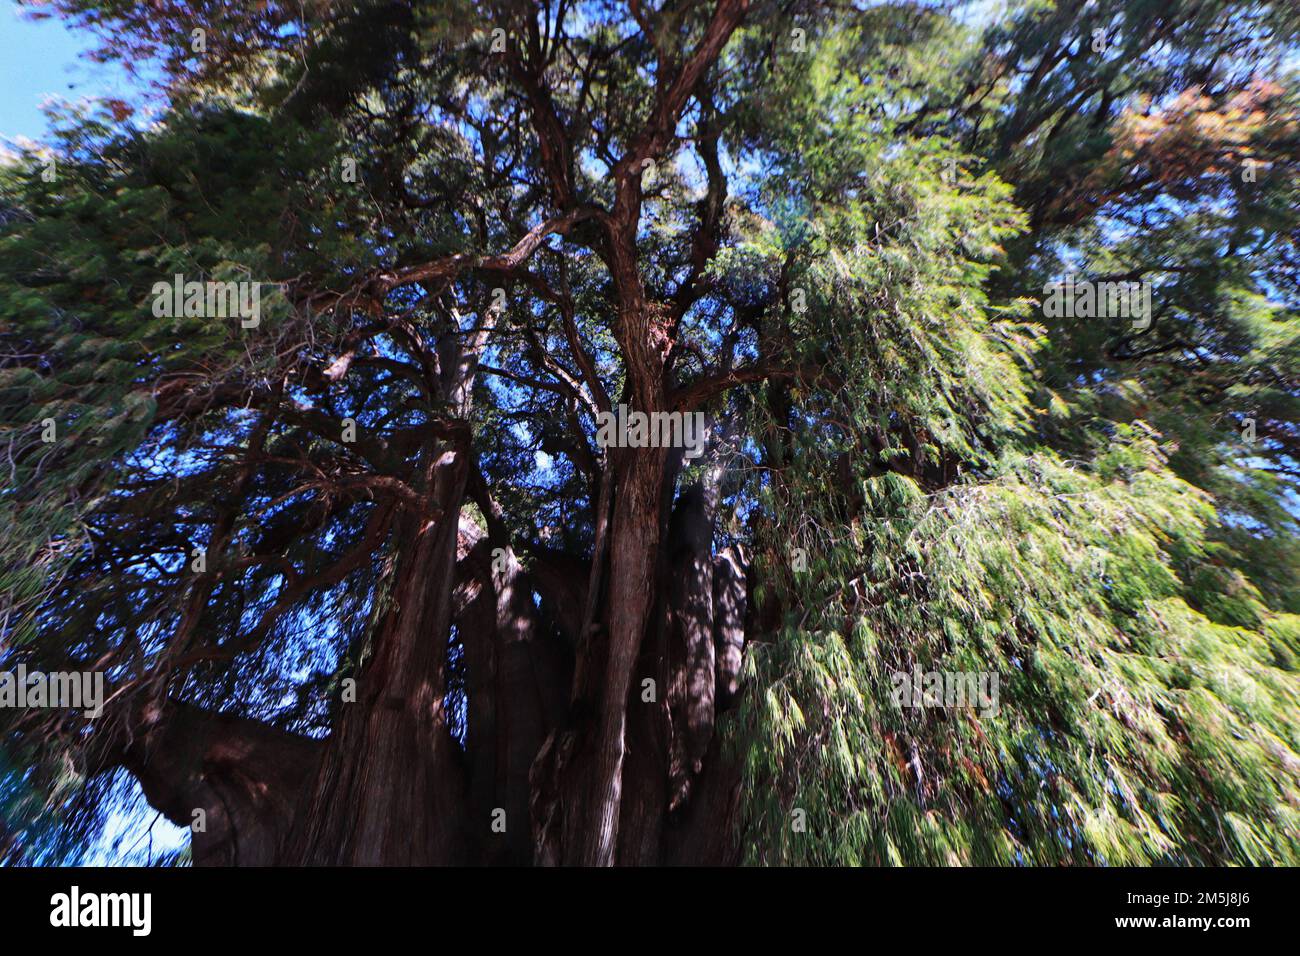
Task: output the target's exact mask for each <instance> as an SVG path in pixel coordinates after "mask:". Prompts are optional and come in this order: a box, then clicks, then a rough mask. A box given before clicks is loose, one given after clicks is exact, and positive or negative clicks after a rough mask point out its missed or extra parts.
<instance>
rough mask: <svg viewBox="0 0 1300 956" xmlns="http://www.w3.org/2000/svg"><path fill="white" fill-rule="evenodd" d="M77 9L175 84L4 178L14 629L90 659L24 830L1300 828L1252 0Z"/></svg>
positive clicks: (1277, 77) (1283, 447)
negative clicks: (1120, 310) (123, 800)
mask: <svg viewBox="0 0 1300 956" xmlns="http://www.w3.org/2000/svg"><path fill="white" fill-rule="evenodd" d="M55 6H56V8H57V9H58V11H59V13H60V14H62V15H65V16H68V17H70V18H72V19H73V20H74V21H76V22H79V23H80V24H82V25H83V26H86V27H87V28H89V29H92V30H98V31H100V32H101V33H103V34H104V35H106V36H110V37H112V38H113V39H114V43H112V44H110V45H108V46H106V47H105V50H104V55H105V56H114V55H116V56H123V57H125V58H126V59H127V60H128V61H129V62H140V61H143V60H144V59H145V58H146V57H153V58H154V59H155V60H156V62H159V63H161V64H162V66H163V67H164V69H165V71H166V76H167V80H166V82H165V84H164V89H163V90H162V91H161V93H162V95H165V96H166V106H165V109H164V110H163V111H162V113H161V115H160V117H159V119H158V121H157V122H156V123H153V124H151V125H149V126H147V127H136V126H132V125H131V123H130V122H128V120H129V116H128V114H129V112H130V108H129V107H126V106H125V105H124V104H120V103H119V104H105V107H104V109H105V112H104V113H103V114H102V115H100V114H96V113H94V112H90V113H85V114H82V115H77V116H72V117H69V118H68V121H67V122H66V123H65V124H64V126H63V128H62V132H61V134H60V141H59V143H58V146H57V149H56V150H55V152H54V156H55V157H56V163H55V167H54V168H55V169H56V170H57V173H56V175H55V176H53V177H49V176H44V177H43V176H42V175H41V171H42V168H43V167H42V163H41V159H42V156H41V155H39V154H35V153H28V154H25V155H22V156H19V157H17V158H16V160H15V161H14V162H12V163H10V164H9V165H8V166H6V167H4V169H3V173H0V176H2V177H3V178H2V179H0V197H2V198H0V203H3V209H4V217H3V224H0V310H2V311H0V315H3V316H5V319H4V322H5V325H4V327H3V328H2V329H0V335H2V336H3V339H4V342H5V357H4V360H3V361H4V364H3V367H2V370H0V421H2V422H3V426H4V428H5V432H4V436H5V441H6V447H7V456H6V458H7V462H8V464H9V481H8V484H7V487H6V491H5V492H4V495H3V497H0V507H2V508H3V509H4V517H5V522H4V528H5V529H6V530H5V531H4V533H3V535H2V536H0V543H2V546H3V549H4V554H5V569H6V570H5V572H4V575H3V578H0V592H2V593H3V594H4V600H5V605H4V608H5V613H4V620H5V622H6V623H5V624H4V639H5V642H6V648H7V652H6V654H5V659H6V662H7V663H13V664H17V663H19V662H21V663H23V664H24V665H25V666H26V667H28V669H30V670H43V671H46V672H53V671H69V670H73V671H84V670H94V671H100V672H103V673H105V674H106V675H107V677H108V682H109V700H108V703H107V704H106V706H105V710H104V714H103V716H101V717H99V718H97V719H91V718H87V717H85V716H84V715H82V714H80V713H78V712H72V711H67V710H51V709H45V710H37V709H25V710H0V721H3V723H2V724H0V726H2V727H3V735H4V736H3V740H4V741H5V745H4V750H5V753H6V763H7V764H8V765H10V766H12V767H13V768H15V770H14V775H13V776H12V777H11V778H9V779H10V782H9V783H8V784H6V785H5V786H6V792H8V793H11V794H14V795H15V797H14V798H13V799H11V800H10V801H9V802H10V803H11V804H12V807H11V808H10V809H8V810H7V811H6V818H7V820H8V821H9V822H8V823H7V825H6V830H7V831H9V832H10V833H12V834H15V835H14V836H11V837H8V838H7V840H6V844H5V847H6V849H5V852H6V853H7V854H8V855H9V856H11V857H13V858H16V859H28V860H41V859H53V858H65V859H66V858H69V857H75V855H76V847H77V841H79V840H80V839H81V838H83V837H84V836H85V835H86V834H87V833H90V832H93V831H94V830H95V828H96V827H98V826H101V825H102V823H103V820H104V817H105V814H106V813H107V810H108V808H109V807H110V806H111V805H112V796H111V793H112V791H111V788H112V786H113V785H114V783H113V782H114V781H116V780H118V779H119V778H118V777H116V776H115V774H116V773H118V772H119V771H121V770H125V771H127V772H129V773H130V774H131V775H132V776H133V777H134V778H135V779H136V780H137V781H138V782H139V784H140V786H141V788H142V790H143V792H144V794H145V797H146V798H147V799H148V801H149V803H150V804H151V805H152V806H153V807H155V808H157V810H158V811H160V812H162V813H164V814H165V815H166V816H167V817H168V818H169V819H171V820H172V821H173V822H176V823H178V824H181V825H190V824H191V822H192V821H193V820H194V819H195V818H196V814H198V817H199V818H201V819H202V820H203V821H204V825H203V826H202V827H201V828H196V829H195V832H194V834H193V840H192V859H193V862H195V863H196V864H244V865H247V864H265V863H311V864H315V863H368V864H373V863H379V864H409V863H467V862H486V863H497V862H514V863H519V862H536V863H543V864H588V865H591V864H596V865H608V864H614V863H619V864H655V863H681V862H708V863H729V862H739V861H742V860H745V861H749V862H807V861H816V862H852V863H863V862H865V863H884V862H895V863H897V862H901V863H987V862H1000V863H1098V862H1101V863H1154V862H1175V863H1223V862H1255V863H1261V862H1295V861H1296V858H1297V848H1298V847H1300V840H1298V839H1297V835H1298V834H1297V815H1296V810H1295V807H1296V800H1297V794H1300V758H1297V756H1296V751H1297V750H1298V749H1300V707H1297V704H1300V682H1298V681H1297V677H1296V673H1295V671H1296V660H1297V657H1296V656H1297V654H1298V653H1300V618H1297V617H1296V616H1295V612H1296V611H1297V610H1298V609H1297V607H1296V606H1295V594H1296V593H1300V592H1297V591H1296V590H1295V588H1294V585H1295V584H1296V578H1297V569H1300V552H1297V549H1296V543H1295V519H1294V499H1293V498H1292V497H1290V496H1292V495H1294V491H1295V486H1294V481H1295V478H1296V475H1297V473H1296V462H1295V458H1294V451H1295V448H1294V442H1295V440H1296V435H1295V426H1294V414H1293V413H1294V411H1295V402H1296V396H1297V380H1298V374H1300V362H1298V361H1297V359H1298V358H1300V355H1298V353H1297V342H1296V335H1295V332H1294V331H1293V324H1291V319H1292V318H1293V313H1294V310H1295V307H1296V304H1297V301H1296V296H1297V284H1296V277H1297V273H1296V270H1295V263H1296V258H1295V250H1294V236H1295V234H1296V228H1297V220H1296V215H1297V213H1296V210H1297V208H1300V207H1298V206H1297V204H1296V202H1295V201H1294V200H1295V195H1294V194H1295V189H1296V164H1297V160H1296V150H1295V148H1294V147H1295V143H1296V134H1297V129H1298V128H1300V127H1297V118H1298V117H1300V114H1298V113H1297V101H1296V92H1297V87H1296V82H1295V79H1296V78H1295V76H1294V75H1293V74H1288V73H1286V72H1285V69H1284V65H1283V64H1284V61H1285V58H1286V56H1287V54H1288V51H1290V50H1292V49H1293V47H1294V41H1295V38H1296V32H1297V27H1298V26H1300V17H1298V16H1297V14H1296V13H1295V11H1294V10H1293V9H1291V8H1290V7H1289V6H1288V5H1286V4H1282V3H1265V2H1260V3H1254V4H1249V5H1246V7H1247V9H1245V10H1244V11H1241V12H1239V14H1238V13H1237V12H1234V15H1233V17H1231V18H1229V17H1227V16H1226V11H1227V9H1228V8H1229V7H1232V8H1234V10H1235V8H1237V7H1241V6H1242V5H1240V4H1223V3H1218V4H1205V3H1186V4H1182V3H1175V4H1174V5H1173V9H1172V10H1170V9H1169V4H1168V3H1160V4H1154V3H1145V2H1137V0H1134V2H1128V3H1120V2H1115V0H1109V2H1100V3H1097V2H1094V3H1089V4H1087V5H1085V4H1082V3H1074V2H1061V3H1056V4H1042V3H1029V4H1025V5H1023V6H1015V7H1013V8H1012V9H1011V10H1010V11H1009V12H1008V13H1007V14H1006V16H1005V17H1004V18H1002V19H1000V20H998V21H996V22H992V23H987V24H981V23H973V22H972V20H971V18H970V17H969V16H967V15H966V14H967V13H969V11H963V10H962V9H960V8H957V9H949V8H947V7H946V6H942V5H941V6H932V5H925V4H912V3H896V4H884V5H864V7H863V8H861V9H859V8H856V7H853V6H849V7H844V6H841V5H833V4H823V3H816V2H808V3H802V2H796V3H793V4H772V3H762V2H756V0H716V2H715V3H687V4H666V5H664V6H662V7H661V8H660V9H658V10H654V9H650V8H649V7H647V6H645V5H642V4H640V3H636V2H634V3H632V4H630V5H629V6H628V7H627V8H626V9H624V8H622V7H615V6H611V5H606V4H600V3H592V4H588V3H570V2H565V0H559V2H554V3H552V2H545V3H541V4H534V3H524V2H507V3H489V4H480V3H473V2H466V0H444V2H439V3H428V4H426V3H420V4H405V3H388V2H382V0H372V2H364V3H358V4H353V5H350V6H348V5H333V4H319V5H305V6H299V5H279V4H262V3H259V4H227V3H222V4H202V3H199V4H194V3H171V2H162V3H156V4H150V5H148V6H137V5H134V4H117V3H103V2H83V0H63V2H59V3H56V4H55ZM941 64H942V68H940V66H939V65H941ZM1247 160H1249V161H1250V163H1251V164H1254V165H1251V167H1250V168H1251V169H1252V171H1254V172H1257V173H1258V175H1256V176H1254V177H1253V178H1249V181H1248V179H1247V178H1243V177H1242V176H1241V171H1242V168H1243V164H1245V163H1246V161H1247ZM1063 272H1078V273H1080V274H1081V275H1083V276H1087V277H1091V278H1093V279H1096V280H1097V281H1106V280H1107V279H1108V278H1110V279H1114V280H1120V279H1123V280H1125V281H1128V280H1131V279H1140V278H1142V277H1147V276H1156V277H1159V278H1160V279H1161V281H1160V282H1159V284H1158V285H1157V286H1156V287H1155V289H1154V290H1153V291H1152V292H1151V295H1152V300H1153V302H1154V306H1153V309H1152V313H1151V316H1148V318H1151V317H1154V321H1153V322H1150V323H1148V325H1147V326H1145V327H1142V328H1140V329H1139V328H1138V326H1139V325H1140V323H1137V324H1132V325H1131V324H1129V323H1128V318H1129V317H1128V316H1123V317H1120V318H1116V317H1114V316H1106V317H1103V318H1100V319H1094V318H1092V317H1091V314H1089V315H1078V316H1074V315H1071V316H1068V317H1067V316H1060V315H1045V314H1044V313H1043V310H1042V308H1041V307H1040V306H1041V303H1040V301H1039V300H1041V299H1042V298H1044V295H1045V293H1046V291H1047V288H1046V285H1045V284H1046V283H1047V282H1049V281H1050V280H1052V279H1055V278H1057V277H1059V276H1060V275H1061V273H1063ZM186 282H197V283H200V285H199V286H197V287H193V288H192V289H191V291H186V286H185V283H186ZM203 283H231V284H232V286H231V288H232V289H234V288H238V289H239V290H240V294H242V295H244V298H243V299H238V298H236V299H232V300H231V305H230V307H229V308H225V309H216V308H214V304H215V303H217V300H216V299H215V298H209V297H207V290H208V286H206V285H203ZM240 283H243V285H239V284H240ZM177 286H179V287H180V292H179V293H178V294H176V295H174V296H173V293H172V291H171V290H172V289H174V288H176V287H177ZM195 288H196V289H197V291H198V292H199V293H203V295H197V294H193V289H195ZM214 288H217V290H218V292H220V290H221V289H222V288H224V287H214ZM173 299H174V301H173ZM241 302H242V305H240V303H241ZM168 303H170V307H168ZM253 303H255V304H253ZM250 305H251V308H250ZM236 306H238V307H236ZM1135 329H1138V331H1137V332H1136V333H1135V331H1134V330H1135ZM629 413H630V414H639V415H645V416H647V418H648V420H649V421H650V422H651V430H650V432H649V434H648V435H647V434H645V433H641V434H640V436H639V437H638V433H637V432H636V431H635V425H634V426H633V428H632V430H631V431H630V436H631V440H630V441H628V440H625V439H627V438H628V434H625V433H624V432H623V431H613V432H611V431H610V430H609V421H610V419H611V417H614V418H617V419H619V420H622V421H626V420H627V417H628V415H629ZM696 414H699V415H702V416H704V417H705V420H706V421H707V422H708V425H709V428H708V433H707V441H704V442H702V443H700V444H692V443H691V442H690V441H689V440H687V439H686V438H685V436H687V435H689V434H690V425H691V424H692V423H693V422H694V421H695V418H694V417H693V416H695V415H696ZM1246 417H1250V419H1251V421H1252V422H1253V423H1254V426H1255V430H1254V431H1253V432H1251V436H1252V438H1253V439H1254V444H1250V445H1244V444H1243V433H1242V431H1241V430H1240V428H1241V427H1243V419H1244V418H1246ZM51 423H52V424H51ZM660 424H662V426H663V428H664V432H663V435H664V440H663V441H659V440H657V439H656V438H654V437H653V436H656V435H658V434H659V433H658V431H657V429H658V427H659V425H660ZM674 425H676V426H677V429H678V430H677V431H676V432H673V431H672V427H673V426H674ZM611 434H613V435H615V436H617V440H614V441H609V440H608V439H609V438H610V437H611ZM669 436H675V437H671V438H670V437H669ZM922 674H926V675H931V674H939V675H954V674H956V675H981V676H980V679H981V680H984V681H986V683H985V684H983V685H981V686H983V687H985V688H986V689H987V688H988V687H989V686H992V687H993V688H995V691H994V693H993V696H992V698H991V699H984V700H982V702H981V703H980V706H950V705H949V704H945V703H943V702H942V701H939V700H930V699H929V698H928V697H927V695H928V693H929V691H928V690H926V691H924V692H922V693H920V696H917V695H916V694H914V693H912V691H911V690H910V689H909V690H907V691H900V686H901V684H900V682H901V681H902V679H903V678H904V677H907V679H908V680H909V681H911V680H912V679H913V677H914V678H915V679H916V681H917V682H918V683H919V682H920V680H921V675H922ZM989 680H993V681H995V682H994V683H993V684H991V685H990V684H988V683H987V681H989ZM909 688H910V684H909ZM968 703H969V702H968ZM4 779H6V778H2V777H0V780H4ZM46 808H49V809H53V810H54V811H56V812H55V814H54V816H55V818H56V822H55V823H54V824H53V825H51V820H50V814H49V813H48V812H47V809H46ZM200 811H201V813H200Z"/></svg>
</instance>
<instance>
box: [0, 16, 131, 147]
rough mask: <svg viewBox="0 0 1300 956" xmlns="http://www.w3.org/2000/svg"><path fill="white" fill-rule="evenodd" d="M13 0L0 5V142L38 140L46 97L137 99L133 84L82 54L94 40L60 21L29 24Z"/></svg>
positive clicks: (115, 68) (43, 129) (117, 70)
mask: <svg viewBox="0 0 1300 956" xmlns="http://www.w3.org/2000/svg"><path fill="white" fill-rule="evenodd" d="M19 11H20V8H19V6H18V4H16V3H14V2H13V0H0V139H13V138H15V137H18V136H25V137H28V138H31V139H40V138H41V137H42V136H43V135H44V134H45V132H46V130H47V128H48V127H47V123H46V119H45V116H44V114H43V113H42V112H41V108H40V107H41V103H42V102H43V101H44V100H45V99H46V98H47V97H50V96H56V97H61V98H63V99H67V100H77V99H80V98H81V97H83V96H115V97H119V98H121V99H124V100H127V101H128V102H134V101H135V100H137V99H138V96H137V95H135V92H134V91H136V90H137V86H136V83H135V82H134V81H132V80H131V79H130V78H129V77H128V76H127V75H126V72H125V71H124V70H123V69H122V68H121V66H119V65H118V64H115V63H95V62H93V61H91V60H90V59H89V58H88V57H86V55H85V54H86V53H87V52H88V51H89V50H91V49H93V48H94V47H95V46H96V43H95V38H94V37H93V36H91V35H89V34H87V33H85V32H83V31H73V30H70V29H68V28H67V27H66V26H65V25H64V23H63V21H62V20H60V19H59V18H57V17H52V18H50V19H48V20H30V19H28V18H26V17H25V16H22V15H20V12H19Z"/></svg>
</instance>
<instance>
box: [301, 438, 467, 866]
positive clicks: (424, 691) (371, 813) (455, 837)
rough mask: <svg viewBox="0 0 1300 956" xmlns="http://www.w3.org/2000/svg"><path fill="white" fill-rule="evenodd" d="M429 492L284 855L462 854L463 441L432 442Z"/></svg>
mask: <svg viewBox="0 0 1300 956" xmlns="http://www.w3.org/2000/svg"><path fill="white" fill-rule="evenodd" d="M425 455H426V456H427V458H428V463H427V464H426V465H425V468H424V470H425V474H426V476H427V482H428V488H429V494H428V496H427V506H426V507H425V509H424V510H423V511H418V512H417V511H414V510H408V511H407V512H406V513H404V514H403V515H402V517H401V518H400V519H399V521H398V526H397V528H396V529H395V530H396V532H397V534H398V535H399V537H398V538H397V539H396V544H397V547H396V548H395V551H394V554H395V559H394V563H395V568H394V571H393V574H392V587H391V589H390V590H389V593H388V594H387V596H386V598H385V600H386V602H387V607H386V608H385V611H384V614H383V616H382V618H381V619H380V621H379V623H378V625H377V627H376V634H375V638H374V640H373V642H372V646H371V648H370V657H369V659H368V660H367V661H366V663H365V665H364V666H363V668H362V670H361V672H360V676H359V678H358V681H357V700H356V702H355V703H345V704H344V705H343V716H342V718H341V719H340V720H339V722H338V726H337V727H336V728H335V729H334V732H333V733H332V734H331V735H330V737H329V740H328V742H327V744H326V750H325V756H324V758H323V760H322V762H321V768H320V771H319V773H318V774H317V777H316V780H315V783H314V786H313V788H312V791H311V793H310V796H309V798H308V800H307V801H306V802H305V805H304V806H303V807H302V808H301V809H300V810H299V815H298V818H297V819H296V820H295V823H294V828H293V831H292V832H291V833H290V835H289V837H288V839H287V840H286V841H285V844H284V848H283V851H282V853H281V854H280V858H279V860H278V862H280V863H287V864H309V865H310V864H335V865H337V864H361V865H379V864H383V865H424V864H449V863H461V862H464V860H465V838H464V832H463V829H464V822H465V821H464V819H463V817H462V808H463V807H464V795H465V785H464V776H463V772H462V767H461V764H460V761H459V754H458V747H457V745H456V743H455V741H454V740H453V738H452V736H451V733H450V729H449V726H448V719H447V714H446V711H445V702H444V699H445V694H446V689H447V681H446V665H447V646H448V639H449V634H450V629H451V611H452V587H453V583H454V579H455V561H456V540H457V526H458V519H459V515H460V503H461V499H462V497H463V495H464V490H465V480H466V472H467V451H466V450H465V449H463V448H457V447H455V446H454V445H442V446H433V447H430V448H428V449H426V450H425Z"/></svg>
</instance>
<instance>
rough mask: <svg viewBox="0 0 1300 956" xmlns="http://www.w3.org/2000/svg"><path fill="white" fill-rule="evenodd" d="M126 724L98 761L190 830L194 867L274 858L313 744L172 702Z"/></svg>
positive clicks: (311, 763)
mask: <svg viewBox="0 0 1300 956" xmlns="http://www.w3.org/2000/svg"><path fill="white" fill-rule="evenodd" d="M131 723H132V725H133V726H132V728H131V732H130V733H129V734H126V733H124V734H122V739H123V741H124V743H123V744H122V746H121V747H120V748H113V750H114V753H113V754H112V756H111V758H110V759H109V760H108V761H107V763H106V766H122V767H125V768H126V769H127V770H129V771H130V772H131V773H132V774H133V775H134V776H135V778H136V779H137V780H138V781H139V782H140V787H141V789H142V790H143V791H144V795H145V799H147V800H148V801H149V803H150V804H151V805H152V806H153V807H155V808H156V809H158V810H159V811H161V812H162V813H163V814H164V815H165V816H166V817H167V819H168V820H170V821H171V822H172V823H175V824H176V825H177V826H184V827H190V828H191V835H192V836H191V858H192V860H193V862H194V865H195V866H266V865H268V864H270V863H272V862H273V861H274V859H275V853H276V848H277V846H278V844H279V842H280V840H281V838H282V837H283V836H284V834H285V833H286V832H287V831H288V829H289V825H290V823H291V821H292V820H293V815H294V807H295V805H296V803H297V800H298V797H299V795H300V794H301V792H302V789H303V787H305V786H306V785H307V784H308V782H309V781H310V779H311V775H312V773H313V772H314V771H315V769H316V767H317V765H318V763H319V762H320V756H321V750H322V744H321V742H320V741H318V740H312V739H311V738H308V737H299V736H297V735H295V734H289V733H286V732H284V731H282V730H277V729H276V728H274V727H270V726H268V725H266V724H263V723H260V722H258V721H256V720H248V719H246V718H243V717H236V716H233V715H230V714H217V713H210V712H208V711H204V710H200V709H199V708H197V707H192V706H189V705H187V704H179V703H176V702H172V701H169V702H167V703H165V704H149V705H146V706H145V707H143V708H142V712H139V713H136V714H135V715H134V718H133V719H132V721H131Z"/></svg>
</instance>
